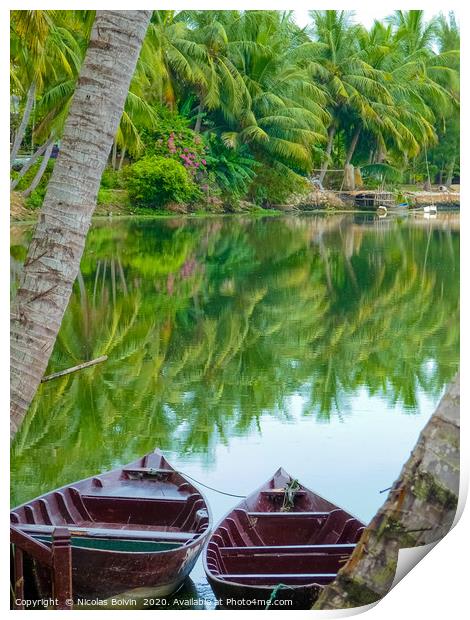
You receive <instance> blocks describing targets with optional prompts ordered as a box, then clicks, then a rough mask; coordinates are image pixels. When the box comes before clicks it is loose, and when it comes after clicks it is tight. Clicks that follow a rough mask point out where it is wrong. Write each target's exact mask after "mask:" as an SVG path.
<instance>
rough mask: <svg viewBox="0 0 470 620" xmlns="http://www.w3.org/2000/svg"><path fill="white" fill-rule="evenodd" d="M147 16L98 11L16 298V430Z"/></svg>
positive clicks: (41, 364) (68, 280) (70, 273)
mask: <svg viewBox="0 0 470 620" xmlns="http://www.w3.org/2000/svg"><path fill="white" fill-rule="evenodd" d="M150 16H151V11H97V13H96V18H95V23H94V25H93V30H92V33H91V38H90V43H89V46H88V51H87V54H86V58H85V61H84V63H83V65H82V69H81V72H80V78H79V80H78V84H77V88H76V91H75V95H74V99H73V102H72V106H71V110H70V113H69V116H68V119H67V123H66V126H65V130H64V134H63V138H62V142H61V149H60V153H59V157H58V158H57V162H56V164H55V166H54V172H53V174H52V176H51V179H50V181H49V184H48V188H47V193H46V196H45V199H44V204H43V207H42V209H41V212H40V214H39V220H38V224H37V226H36V230H35V232H34V235H33V239H32V241H31V243H30V246H29V250H28V256H27V258H26V262H25V265H24V268H23V272H22V276H21V279H20V283H19V289H18V293H17V295H16V299H15V300H14V302H13V304H12V318H11V323H10V326H11V331H10V351H11V381H10V387H11V406H10V428H11V435H12V436H14V434H15V433H16V431H17V429H18V427H19V426H20V424H21V422H22V420H23V418H24V416H25V414H26V412H27V410H28V407H29V405H30V403H31V400H32V399H33V397H34V394H35V393H36V390H37V387H38V385H39V382H40V381H41V378H42V376H43V375H44V371H45V370H46V367H47V363H48V360H49V357H50V354H51V352H52V349H53V347H54V343H55V339H56V336H57V333H58V331H59V328H60V324H61V321H62V317H63V314H64V312H65V309H66V307H67V304H68V301H69V297H70V293H71V291H72V285H73V282H74V280H75V278H76V276H77V273H78V269H79V265H80V259H81V256H82V253H83V248H84V244H85V239H86V235H87V232H88V228H89V225H90V221H91V216H92V214H93V211H94V209H95V206H96V197H97V194H98V189H99V184H100V180H101V175H102V173H103V170H104V167H105V165H106V161H107V159H108V156H109V152H110V149H111V146H112V143H113V139H114V136H115V135H116V131H117V127H118V123H119V120H120V118H121V115H122V111H123V108H124V102H125V99H126V97H127V93H128V90H129V83H130V80H131V78H132V75H133V73H134V69H135V65H136V62H137V58H138V55H139V51H140V48H141V45H142V40H143V38H144V35H145V32H146V29H147V26H148V22H149V20H150Z"/></svg>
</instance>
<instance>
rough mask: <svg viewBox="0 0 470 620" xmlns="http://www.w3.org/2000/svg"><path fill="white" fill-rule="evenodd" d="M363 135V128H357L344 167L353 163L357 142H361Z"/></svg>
mask: <svg viewBox="0 0 470 620" xmlns="http://www.w3.org/2000/svg"><path fill="white" fill-rule="evenodd" d="M360 133H361V128H360V127H357V128H356V131H355V132H354V135H353V138H352V140H351V144H350V145H349V150H348V154H347V155H346V160H345V162H344V166H345V167H346V166H347V165H348V164H350V163H351V159H352V156H353V155H354V151H355V150H356V146H357V142H358V140H359V135H360Z"/></svg>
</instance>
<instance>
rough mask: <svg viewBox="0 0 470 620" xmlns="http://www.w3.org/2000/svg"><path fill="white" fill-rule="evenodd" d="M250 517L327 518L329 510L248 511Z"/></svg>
mask: <svg viewBox="0 0 470 620" xmlns="http://www.w3.org/2000/svg"><path fill="white" fill-rule="evenodd" d="M246 514H247V515H248V516H249V517H253V518H255V519H258V518H263V519H264V518H267V519H275V518H277V519H282V520H283V521H284V519H295V518H299V517H301V518H302V519H305V518H309V519H326V518H327V517H328V515H329V514H330V513H329V512H247V513H246Z"/></svg>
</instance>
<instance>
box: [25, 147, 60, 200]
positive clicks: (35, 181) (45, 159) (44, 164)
mask: <svg viewBox="0 0 470 620" xmlns="http://www.w3.org/2000/svg"><path fill="white" fill-rule="evenodd" d="M53 146H54V144H53V142H52V141H51V142H50V143H49V144H48V145H47V148H46V152H45V153H44V157H43V158H42V162H41V165H40V166H39V168H38V171H37V172H36V174H35V175H34V179H33V180H32V181H31V185H30V186H29V187H28V189H25V191H24V192H23V196H24V197H25V198H27V197H28V196H31V194H32V193H33V192H34V190H35V189H36V187H37V186H38V185H39V183H40V182H41V179H42V177H43V175H44V173H45V172H46V168H47V164H48V163H49V159H50V158H51V154H52V147H53Z"/></svg>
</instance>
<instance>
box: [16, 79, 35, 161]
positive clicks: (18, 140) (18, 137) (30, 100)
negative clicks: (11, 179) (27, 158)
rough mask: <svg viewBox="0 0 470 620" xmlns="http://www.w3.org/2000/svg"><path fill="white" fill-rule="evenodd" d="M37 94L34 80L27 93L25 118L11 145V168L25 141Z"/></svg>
mask: <svg viewBox="0 0 470 620" xmlns="http://www.w3.org/2000/svg"><path fill="white" fill-rule="evenodd" d="M35 94H36V83H35V81H34V80H33V81H32V83H31V86H30V87H29V89H28V94H27V95H26V104H25V107H24V111H23V118H22V119H21V123H20V126H19V127H18V130H17V132H16V134H15V139H14V141H13V146H12V147H11V152H10V170H11V169H12V167H13V162H14V161H15V159H16V158H17V157H18V153H19V150H20V147H21V144H22V142H23V138H24V134H25V131H26V127H27V126H28V122H29V117H30V116H31V110H32V109H33V104H34V96H35Z"/></svg>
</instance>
